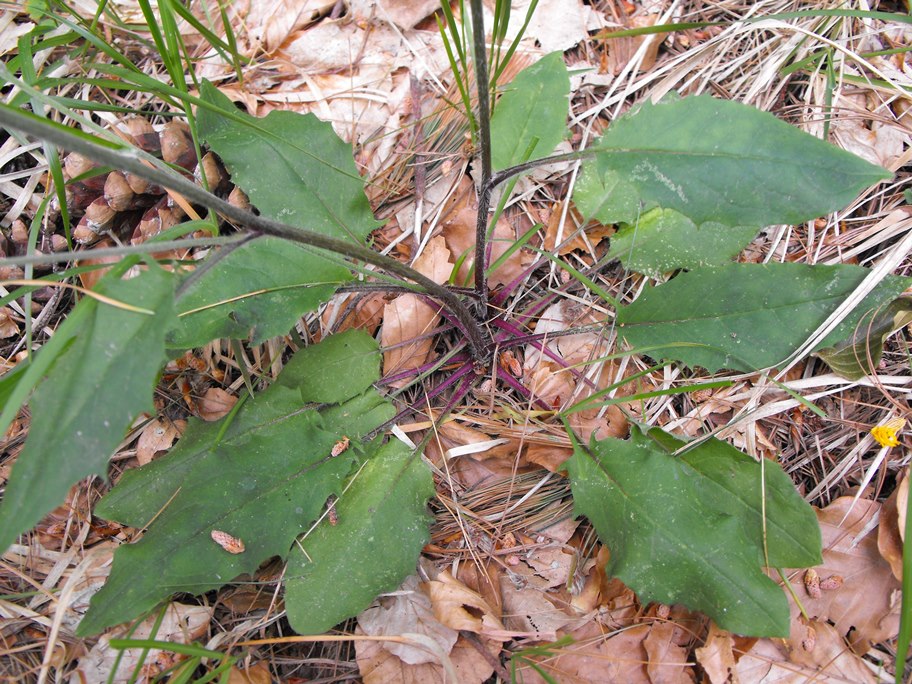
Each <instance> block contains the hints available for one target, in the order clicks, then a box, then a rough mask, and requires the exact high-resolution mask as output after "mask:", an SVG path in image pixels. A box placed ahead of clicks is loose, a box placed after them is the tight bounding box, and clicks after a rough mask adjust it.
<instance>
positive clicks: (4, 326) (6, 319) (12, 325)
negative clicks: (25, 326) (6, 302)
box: [0, 306, 19, 340]
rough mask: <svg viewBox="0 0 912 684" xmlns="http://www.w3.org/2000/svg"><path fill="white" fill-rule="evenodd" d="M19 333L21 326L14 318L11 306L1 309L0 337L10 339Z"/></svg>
mask: <svg viewBox="0 0 912 684" xmlns="http://www.w3.org/2000/svg"><path fill="white" fill-rule="evenodd" d="M18 334H19V326H18V325H17V324H16V321H14V320H13V317H12V315H11V312H10V310H9V307H6V306H4V307H3V308H2V309H0V339H4V340H6V339H9V338H10V337H13V336H15V335H18Z"/></svg>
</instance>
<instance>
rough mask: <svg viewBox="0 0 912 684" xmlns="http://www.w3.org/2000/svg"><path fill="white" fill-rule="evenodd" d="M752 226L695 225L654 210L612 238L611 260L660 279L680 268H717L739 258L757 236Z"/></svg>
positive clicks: (674, 215)
mask: <svg viewBox="0 0 912 684" xmlns="http://www.w3.org/2000/svg"><path fill="white" fill-rule="evenodd" d="M757 230H758V229H757V228H756V227H752V226H747V227H745V226H737V227H730V226H725V225H723V224H721V223H714V222H713V221H707V222H706V223H703V224H701V225H697V224H695V223H694V222H693V221H691V220H690V219H689V218H687V217H686V216H684V215H682V214H679V213H678V212H676V211H673V210H671V209H654V210H653V211H650V212H647V213H646V214H643V216H642V217H641V218H640V219H639V220H638V221H637V222H636V223H635V224H634V225H625V226H622V227H621V228H620V229H619V230H618V232H617V233H616V234H615V235H613V236H612V237H611V249H610V250H609V251H608V257H609V258H613V259H620V261H621V263H622V264H623V265H624V267H625V268H628V269H630V270H631V271H637V272H638V273H645V274H646V275H649V276H653V277H658V276H660V275H662V274H663V273H668V272H670V271H675V270H677V269H679V268H687V269H691V268H697V267H700V266H718V265H720V264H724V263H726V262H728V261H731V259H732V258H733V257H734V256H736V255H737V254H738V253H739V252H740V251H741V250H742V249H744V247H746V246H747V245H748V244H749V243H750V241H751V240H753V239H754V237H756V235H757Z"/></svg>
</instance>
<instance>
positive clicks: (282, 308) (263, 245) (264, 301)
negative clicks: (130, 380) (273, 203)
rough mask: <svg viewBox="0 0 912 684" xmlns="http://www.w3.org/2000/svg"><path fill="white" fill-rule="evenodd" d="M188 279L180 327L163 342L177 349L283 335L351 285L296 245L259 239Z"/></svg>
mask: <svg viewBox="0 0 912 684" xmlns="http://www.w3.org/2000/svg"><path fill="white" fill-rule="evenodd" d="M213 256H215V255H212V256H210V257H209V258H213ZM202 268H205V264H203V266H202ZM190 277H191V278H193V281H192V284H191V285H190V286H189V287H188V288H187V289H186V290H185V291H184V292H181V294H180V296H179V297H178V301H177V306H178V311H179V315H180V324H179V325H178V326H177V327H176V328H175V330H173V331H172V332H171V334H170V335H169V337H168V344H169V345H170V346H172V347H175V348H179V349H190V348H192V347H201V346H202V345H204V344H206V343H207V342H209V341H210V340H214V339H218V338H236V339H243V338H247V337H248V336H250V338H251V341H252V342H253V344H260V343H261V342H263V341H264V340H267V339H269V338H270V337H275V336H277V335H284V334H285V333H287V332H288V330H289V329H290V328H291V327H292V326H293V325H294V324H295V321H297V320H298V318H300V317H301V315H302V314H304V313H306V312H308V311H313V310H314V309H316V308H317V306H319V305H320V304H321V303H323V302H325V301H326V300H327V299H329V298H330V297H331V296H332V294H333V292H335V290H336V288H337V287H338V286H339V285H341V284H342V283H345V282H347V281H349V280H351V273H350V272H349V271H348V269H346V268H344V267H342V266H340V265H339V264H337V263H333V262H332V261H330V260H328V259H326V258H324V257H322V256H320V255H319V254H317V253H315V252H314V251H313V250H308V249H307V248H306V247H303V246H302V245H298V244H295V243H292V242H289V241H288V240H281V239H279V238H273V237H260V238H257V239H256V240H252V241H250V242H248V243H246V244H243V245H241V246H239V247H237V248H235V249H234V250H233V251H232V252H231V253H230V254H228V256H226V257H224V258H223V259H221V260H220V261H219V262H218V264H217V265H215V267H213V268H210V269H209V270H207V271H206V272H205V273H204V274H203V275H202V276H201V277H199V278H194V276H192V275H191V276H190Z"/></svg>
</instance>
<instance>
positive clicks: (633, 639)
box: [517, 621, 651, 684]
mask: <svg viewBox="0 0 912 684" xmlns="http://www.w3.org/2000/svg"><path fill="white" fill-rule="evenodd" d="M650 629H651V626H650V625H638V626H636V627H633V628H631V629H626V630H622V631H619V632H617V633H616V634H614V635H613V636H608V635H604V634H602V633H601V632H600V626H599V625H598V624H597V623H595V622H593V621H590V622H589V623H588V624H587V625H585V626H583V627H581V628H580V629H578V630H576V631H574V632H572V633H571V636H572V637H573V638H574V639H575V640H576V643H574V644H572V645H570V646H567V647H565V648H563V649H561V651H560V654H559V655H555V656H551V657H544V658H535V659H534V660H535V661H536V662H537V664H538V666H539V667H540V668H542V669H543V670H544V671H545V672H547V673H548V674H549V675H550V676H551V677H553V678H554V679H556V680H557V681H559V682H560V683H561V684H591V683H592V682H599V684H651V682H650V679H649V674H648V673H647V671H646V661H647V655H646V649H645V648H644V647H643V641H644V640H645V639H646V637H647V636H648V634H649V631H650ZM517 679H518V681H521V682H523V684H533V683H534V684H539V683H541V684H544V681H545V680H544V679H543V678H542V677H541V675H539V674H538V673H537V672H535V671H534V670H533V669H532V668H531V667H528V666H524V667H521V668H518V671H517Z"/></svg>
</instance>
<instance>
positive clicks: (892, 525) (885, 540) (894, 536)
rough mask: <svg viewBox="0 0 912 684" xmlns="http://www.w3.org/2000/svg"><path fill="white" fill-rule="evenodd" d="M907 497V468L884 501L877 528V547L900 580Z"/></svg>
mask: <svg viewBox="0 0 912 684" xmlns="http://www.w3.org/2000/svg"><path fill="white" fill-rule="evenodd" d="M908 498H909V469H908V468H907V469H906V474H905V477H904V478H903V480H902V482H900V483H899V486H898V487H896V489H894V490H893V493H892V494H890V497H889V498H888V499H887V500H886V501H884V504H883V508H881V509H880V525H879V526H878V528H877V549H878V551H880V555H881V556H883V558H884V560H886V561H887V563H889V564H890V569H891V570H892V571H893V576H894V577H895V578H896V579H897V580H899V581H902V557H903V542H904V538H905V531H906V505H907V501H908Z"/></svg>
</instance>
